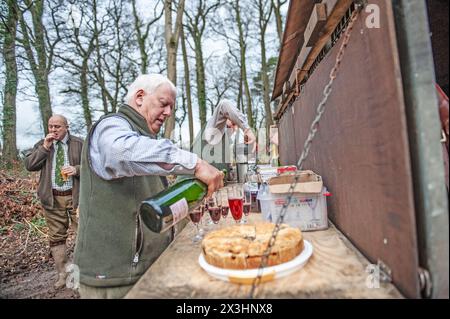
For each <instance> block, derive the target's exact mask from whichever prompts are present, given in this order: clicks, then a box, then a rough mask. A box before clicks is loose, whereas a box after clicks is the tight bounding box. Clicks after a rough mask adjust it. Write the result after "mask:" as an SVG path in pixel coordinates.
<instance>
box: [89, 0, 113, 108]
mask: <svg viewBox="0 0 450 319" xmlns="http://www.w3.org/2000/svg"><path fill="white" fill-rule="evenodd" d="M92 6H93V10H94V14H93V16H94V38H95V53H96V58H97V63H96V64H97V72H94V76H95V78H96V81H97V83H98V84H99V86H100V93H101V97H102V105H103V113H104V114H108V101H107V95H108V92H107V90H106V85H105V78H104V76H103V70H102V59H101V55H100V41H99V35H100V33H101V32H102V31H103V25H102V27H101V29H100V30H99V29H98V16H97V0H93V5H92ZM111 100H112V98H111Z"/></svg>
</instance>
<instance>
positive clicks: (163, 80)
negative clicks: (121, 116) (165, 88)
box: [125, 74, 177, 103]
mask: <svg viewBox="0 0 450 319" xmlns="http://www.w3.org/2000/svg"><path fill="white" fill-rule="evenodd" d="M163 84H167V85H169V87H170V88H171V89H172V91H173V93H174V94H175V95H176V94H177V88H176V87H175V85H174V84H173V83H172V81H170V80H169V79H168V78H167V77H166V76H164V75H162V74H141V75H139V76H138V77H137V78H136V80H134V82H133V83H131V84H130V85H129V86H128V92H127V95H126V96H125V102H126V103H130V100H131V99H132V98H133V96H134V94H135V93H136V92H137V91H139V90H144V92H145V93H149V94H151V93H154V92H155V90H156V89H157V88H158V87H160V86H161V85H163Z"/></svg>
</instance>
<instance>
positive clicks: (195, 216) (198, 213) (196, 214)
mask: <svg viewBox="0 0 450 319" xmlns="http://www.w3.org/2000/svg"><path fill="white" fill-rule="evenodd" d="M202 215H203V214H202V210H201V209H194V210H192V211H191V212H190V213H189V217H190V219H191V221H192V222H193V223H194V224H198V223H199V222H200V220H201V219H202Z"/></svg>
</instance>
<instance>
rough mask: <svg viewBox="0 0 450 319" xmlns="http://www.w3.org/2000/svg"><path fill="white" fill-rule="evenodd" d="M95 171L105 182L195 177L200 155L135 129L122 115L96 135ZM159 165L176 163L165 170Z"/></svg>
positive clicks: (104, 123)
mask: <svg viewBox="0 0 450 319" xmlns="http://www.w3.org/2000/svg"><path fill="white" fill-rule="evenodd" d="M89 142H90V150H89V155H90V158H91V164H92V169H93V170H94V172H95V173H96V174H97V175H98V176H100V177H101V178H103V179H105V180H112V179H116V178H121V177H131V176H144V175H163V176H165V175H170V174H174V175H193V174H194V170H195V166H196V164H197V155H196V154H194V153H190V152H187V151H184V150H182V149H180V148H178V147H177V146H176V145H174V144H173V143H172V142H171V141H170V140H168V139H158V140H157V139H152V138H150V137H147V136H143V135H140V134H139V133H137V132H135V131H133V130H132V127H131V126H130V124H129V123H128V121H127V120H125V119H123V118H121V117H119V116H111V117H108V118H105V119H103V120H102V121H101V122H100V123H98V125H97V126H96V128H95V129H94V132H93V133H92V136H91V139H90V141H89ZM159 164H163V165H165V164H173V167H172V168H171V169H164V168H163V167H161V166H160V165H159Z"/></svg>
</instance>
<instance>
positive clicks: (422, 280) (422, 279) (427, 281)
mask: <svg viewBox="0 0 450 319" xmlns="http://www.w3.org/2000/svg"><path fill="white" fill-rule="evenodd" d="M417 272H418V273H419V284H420V291H421V292H422V296H423V297H424V298H430V297H431V288H432V287H433V284H432V282H431V276H430V272H429V271H428V270H426V269H425V268H421V267H419V269H418V270H417Z"/></svg>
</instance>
